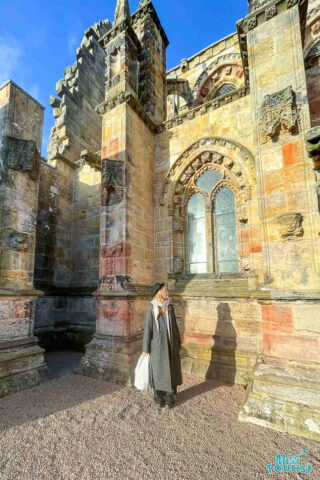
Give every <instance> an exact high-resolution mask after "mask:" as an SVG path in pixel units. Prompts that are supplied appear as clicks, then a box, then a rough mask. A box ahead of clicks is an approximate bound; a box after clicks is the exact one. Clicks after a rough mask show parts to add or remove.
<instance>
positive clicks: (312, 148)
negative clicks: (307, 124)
mask: <svg viewBox="0 0 320 480" xmlns="http://www.w3.org/2000/svg"><path fill="white" fill-rule="evenodd" d="M304 139H305V142H306V147H307V151H308V153H309V155H311V156H318V155H320V127H314V128H311V129H310V130H308V131H307V133H306V134H305V136H304Z"/></svg>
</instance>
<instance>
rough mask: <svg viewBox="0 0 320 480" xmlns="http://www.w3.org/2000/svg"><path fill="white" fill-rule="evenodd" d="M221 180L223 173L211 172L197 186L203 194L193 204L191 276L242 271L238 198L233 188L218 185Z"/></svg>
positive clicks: (190, 217) (190, 208) (190, 215)
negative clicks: (238, 245) (236, 208)
mask: <svg viewBox="0 0 320 480" xmlns="http://www.w3.org/2000/svg"><path fill="white" fill-rule="evenodd" d="M221 180H222V175H221V173H220V172H218V171H215V170H211V169H210V170H207V171H206V172H205V173H203V174H202V175H201V176H200V177H199V178H198V180H197V182H196V186H197V187H198V188H199V189H200V190H201V192H199V193H195V194H193V195H192V197H191V198H190V200H189V203H188V247H189V249H188V251H189V272H190V273H214V272H218V273H227V272H228V273H230V272H238V271H239V266H238V247H237V229H236V214H235V196H234V193H233V191H232V190H231V188H228V187H227V186H223V187H222V188H221V185H218V184H219V182H220V181H221ZM205 199H207V202H206V200H205ZM206 203H207V205H209V206H210V208H206V206H205V205H206Z"/></svg>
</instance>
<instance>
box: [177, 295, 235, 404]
mask: <svg viewBox="0 0 320 480" xmlns="http://www.w3.org/2000/svg"><path fill="white" fill-rule="evenodd" d="M180 308H181V313H182V318H180V319H179V320H180V321H179V322H178V323H179V330H180V333H181V336H183V332H184V318H185V310H186V305H185V302H182V304H181V307H180ZM217 313H218V321H217V325H216V330H215V333H214V335H213V336H212V338H213V342H214V344H213V347H212V353H211V359H210V365H209V368H208V370H207V372H206V374H205V378H206V380H205V381H204V382H201V383H199V384H197V385H194V386H192V387H191V388H187V389H185V390H182V391H181V392H179V397H178V402H179V405H180V404H182V403H185V402H187V401H189V400H191V399H192V398H194V397H196V396H198V395H202V394H204V393H206V392H208V391H212V390H214V389H216V388H218V387H219V386H221V385H227V386H232V385H234V384H235V378H236V358H235V352H236V348H237V335H236V330H235V328H234V326H233V319H232V316H231V309H230V305H229V304H228V303H220V304H219V305H218V306H217Z"/></svg>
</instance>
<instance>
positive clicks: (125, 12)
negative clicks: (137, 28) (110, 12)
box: [113, 0, 131, 25]
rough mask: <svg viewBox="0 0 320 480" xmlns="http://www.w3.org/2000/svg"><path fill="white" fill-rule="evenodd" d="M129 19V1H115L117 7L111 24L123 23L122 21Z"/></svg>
mask: <svg viewBox="0 0 320 480" xmlns="http://www.w3.org/2000/svg"><path fill="white" fill-rule="evenodd" d="M130 18H131V15H130V7H129V0H117V7H116V11H115V14H114V22H113V24H114V25H116V24H118V23H121V22H123V21H124V20H127V19H128V20H129V19H130Z"/></svg>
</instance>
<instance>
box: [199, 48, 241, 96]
mask: <svg viewBox="0 0 320 480" xmlns="http://www.w3.org/2000/svg"><path fill="white" fill-rule="evenodd" d="M233 65H234V66H236V67H241V69H242V62H241V55H240V53H237V52H235V53H226V54H224V55H220V56H219V57H217V58H216V59H215V60H214V61H213V62H211V63H210V64H209V65H208V66H207V67H206V68H205V69H204V70H203V72H202V73H201V75H200V76H199V77H198V79H197V81H196V83H195V84H194V87H193V89H192V96H193V98H195V97H196V96H197V94H198V92H199V91H200V89H201V86H202V85H203V84H204V83H205V81H206V80H207V79H208V78H209V77H210V76H212V75H217V73H216V72H217V71H218V70H220V69H221V68H228V67H230V66H231V67H232V66H233Z"/></svg>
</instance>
